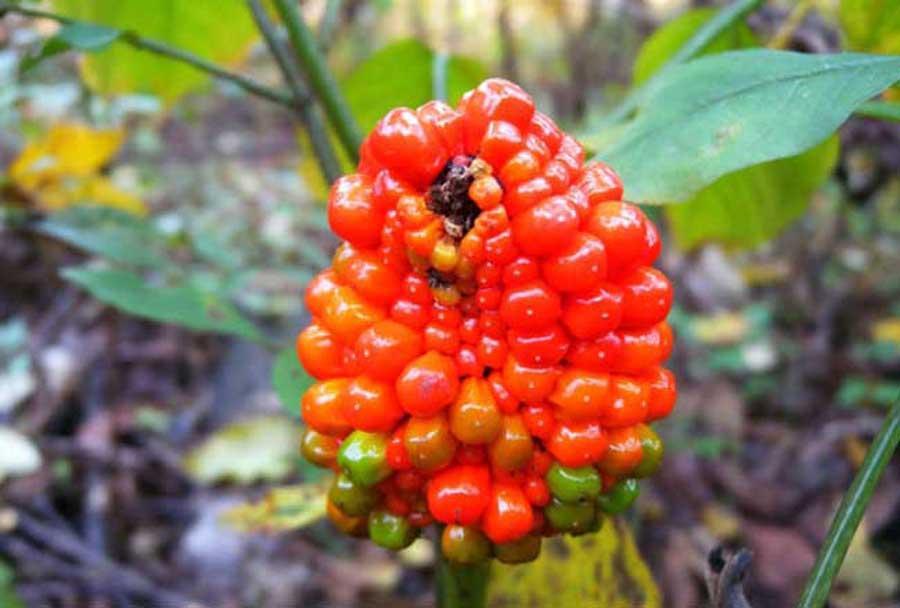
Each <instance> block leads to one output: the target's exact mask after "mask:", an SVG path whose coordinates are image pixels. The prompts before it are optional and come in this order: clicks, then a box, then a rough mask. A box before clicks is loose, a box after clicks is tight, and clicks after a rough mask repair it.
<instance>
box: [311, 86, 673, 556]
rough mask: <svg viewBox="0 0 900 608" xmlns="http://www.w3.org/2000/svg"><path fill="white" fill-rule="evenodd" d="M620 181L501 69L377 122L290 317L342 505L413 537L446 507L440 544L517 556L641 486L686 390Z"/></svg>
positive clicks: (347, 516)
mask: <svg viewBox="0 0 900 608" xmlns="http://www.w3.org/2000/svg"><path fill="white" fill-rule="evenodd" d="M621 198H622V184H621V182H620V181H619V178H618V176H617V175H616V174H615V173H614V172H613V171H612V170H611V169H610V168H609V167H607V166H606V165H604V164H602V163H599V162H590V163H587V164H585V163H584V151H583V149H582V147H581V145H580V144H579V143H578V142H577V141H575V139H573V138H572V137H570V136H568V135H566V134H565V133H563V132H561V131H560V129H559V128H557V126H556V125H555V124H554V123H553V121H552V120H551V119H550V118H548V117H547V116H545V115H544V114H542V113H540V112H536V111H535V109H534V103H533V102H532V100H531V98H530V97H529V96H528V95H527V94H526V93H525V92H524V91H523V90H522V89H521V88H520V87H518V86H517V85H515V84H513V83H511V82H508V81H505V80H500V79H490V80H487V81H485V82H483V83H482V84H481V85H480V86H479V87H478V88H476V89H474V90H473V91H470V92H469V93H467V94H466V95H465V96H464V97H463V98H462V100H461V102H460V104H459V107H458V109H453V108H451V107H450V106H448V105H447V104H444V103H442V102H439V101H432V102H429V103H426V104H425V105H423V106H422V107H420V108H418V109H417V110H411V109H409V108H397V109H394V110H392V111H390V112H389V113H388V114H387V115H386V116H385V117H384V118H383V119H382V120H381V121H380V122H379V123H378V125H377V126H376V127H375V129H374V130H373V131H372V133H371V134H370V135H369V136H368V138H367V139H366V140H365V142H364V143H363V145H362V148H361V161H360V163H359V167H358V172H357V173H354V174H352V175H346V176H344V177H342V178H340V179H339V180H338V181H337V182H336V183H335V184H334V186H333V187H332V189H331V194H330V198H329V201H328V219H329V222H330V224H331V227H332V229H333V230H334V232H335V233H337V235H338V236H340V237H341V238H342V239H343V240H344V241H345V242H344V243H343V244H342V245H341V246H340V247H339V248H338V250H337V252H336V253H335V255H334V260H333V264H332V266H331V268H329V269H327V270H325V271H323V272H322V273H321V274H319V275H318V276H317V277H316V278H315V279H313V281H312V282H311V283H310V285H309V288H308V290H307V293H306V304H307V307H308V309H309V311H310V313H311V315H312V317H313V321H312V324H311V325H310V326H309V327H307V328H306V329H305V330H303V332H302V333H300V335H299V336H298V338H297V352H298V355H299V357H300V360H301V362H302V363H303V365H304V366H305V367H306V369H307V370H308V371H309V373H310V374H311V375H313V376H314V377H315V378H317V379H318V380H319V382H318V383H317V384H315V385H313V386H312V387H311V388H310V389H309V390H308V391H307V392H306V394H305V395H304V396H303V401H302V412H303V418H304V420H305V421H306V424H307V426H308V429H309V430H308V431H307V432H306V434H305V436H304V438H303V446H302V449H303V453H304V455H305V456H306V458H308V459H309V460H310V461H312V462H313V463H315V464H317V465H320V466H323V467H330V468H333V469H334V470H335V471H336V472H337V476H336V478H335V480H334V484H333V486H332V487H331V490H330V492H329V496H328V513H329V516H330V518H331V519H332V521H334V523H335V524H336V525H337V526H338V527H340V528H341V529H342V530H344V531H345V532H348V533H351V534H356V535H361V536H363V535H365V536H369V537H371V539H372V540H373V541H375V542H376V543H378V544H380V545H382V546H384V547H387V548H391V549H400V548H402V547H405V546H407V545H408V544H409V543H410V542H412V540H413V539H414V538H415V536H416V535H417V533H418V531H419V530H420V529H421V528H423V527H425V526H427V525H428V524H430V523H432V522H435V521H437V522H440V523H441V524H444V525H445V527H444V528H443V533H442V548H443V552H444V554H445V555H446V556H447V558H449V559H451V560H455V561H457V562H462V563H473V562H477V561H479V560H482V559H486V558H488V557H490V556H494V557H496V558H497V559H499V560H502V561H504V562H508V563H515V562H521V561H527V560H530V559H533V558H534V557H536V556H537V554H538V552H539V551H540V539H541V536H543V535H548V534H554V533H560V532H569V533H583V532H587V531H591V530H593V529H596V527H597V526H598V525H599V522H600V521H601V514H602V513H617V512H620V511H622V510H623V509H625V508H626V507H627V506H628V505H629V504H630V503H631V502H632V501H633V500H634V498H635V496H636V495H637V482H636V481H635V479H636V478H640V477H644V476H646V475H649V474H651V473H652V472H653V471H654V470H655V469H656V468H657V466H658V464H659V461H660V459H661V457H662V444H661V442H660V440H659V438H658V437H657V435H656V434H655V433H654V432H653V431H652V430H651V429H650V427H649V426H647V423H649V422H651V421H653V420H657V419H659V418H662V417H664V416H666V415H667V414H668V413H669V412H670V411H671V409H672V407H673V405H674V402H675V393H676V390H675V379H674V377H673V375H672V374H671V372H669V371H668V370H666V369H664V368H662V367H661V366H660V364H661V363H662V362H663V361H664V360H665V359H666V357H667V356H668V354H669V351H670V350H671V347H672V333H671V330H670V329H669V326H668V325H667V324H666V323H665V317H666V315H667V313H668V311H669V307H670V306H671V302H672V287H671V285H670V283H669V281H668V280H667V279H666V277H665V276H664V275H663V274H662V273H661V272H659V271H658V270H656V269H654V268H652V267H651V266H650V265H651V264H652V263H653V262H654V260H655V259H656V257H657V256H658V254H659V250H660V240H659V235H658V233H657V230H656V228H655V226H654V225H653V224H652V223H651V222H650V221H649V220H648V219H647V217H646V216H645V215H644V214H643V212H642V211H641V210H640V209H639V208H638V207H636V206H634V205H631V204H629V203H626V202H622V201H621Z"/></svg>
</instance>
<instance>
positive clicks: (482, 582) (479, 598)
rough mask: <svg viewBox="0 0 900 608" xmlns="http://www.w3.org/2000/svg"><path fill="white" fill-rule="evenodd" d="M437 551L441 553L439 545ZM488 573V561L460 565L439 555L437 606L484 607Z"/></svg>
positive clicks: (451, 607)
mask: <svg viewBox="0 0 900 608" xmlns="http://www.w3.org/2000/svg"><path fill="white" fill-rule="evenodd" d="M439 544H440V543H438V545H439ZM437 552H438V555H441V548H440V546H438V547H437ZM489 574H490V564H489V563H484V564H479V565H475V566H462V565H458V564H452V563H450V562H448V561H447V560H446V559H444V557H443V556H441V557H440V559H439V561H438V570H437V588H436V593H437V608H485V606H487V585H488V575H489Z"/></svg>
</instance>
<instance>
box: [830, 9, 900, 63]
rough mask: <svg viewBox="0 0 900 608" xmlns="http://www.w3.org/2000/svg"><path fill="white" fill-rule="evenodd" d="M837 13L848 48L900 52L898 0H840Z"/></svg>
mask: <svg viewBox="0 0 900 608" xmlns="http://www.w3.org/2000/svg"><path fill="white" fill-rule="evenodd" d="M839 16H840V21H841V27H842V28H843V30H844V37H845V39H846V46H847V48H848V49H849V50H853V51H868V52H870V53H883V54H888V55H889V54H897V53H900V2H897V0H841V7H840V13H839Z"/></svg>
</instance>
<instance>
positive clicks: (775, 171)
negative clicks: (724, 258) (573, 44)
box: [634, 8, 838, 249]
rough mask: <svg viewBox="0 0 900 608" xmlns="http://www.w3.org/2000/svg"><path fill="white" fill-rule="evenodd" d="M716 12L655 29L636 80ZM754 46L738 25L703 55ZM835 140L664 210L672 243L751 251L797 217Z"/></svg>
mask: <svg viewBox="0 0 900 608" xmlns="http://www.w3.org/2000/svg"><path fill="white" fill-rule="evenodd" d="M715 14H716V11H715V9H712V8H702V9H696V10H692V11H688V12H686V13H684V14H683V15H681V16H680V17H679V18H678V19H675V20H674V21H671V22H670V23H668V24H666V25H665V26H664V27H662V28H660V29H659V30H657V31H656V32H655V33H654V34H653V35H652V36H651V37H650V38H649V39H648V40H647V42H645V43H644V46H643V47H641V50H640V52H639V53H638V58H637V61H636V63H635V69H634V78H635V81H636V82H642V81H644V80H646V79H647V78H649V77H650V76H652V75H653V74H654V73H655V72H656V71H657V70H658V69H659V68H660V67H661V66H662V65H663V64H664V63H665V62H666V61H667V60H668V59H669V58H670V57H671V56H672V55H674V54H675V53H676V52H677V51H678V49H679V48H680V47H681V45H682V44H684V42H685V41H686V40H688V39H689V38H690V37H691V36H692V35H693V34H694V32H695V31H696V30H697V29H699V28H700V27H701V26H703V24H704V23H706V22H707V21H708V20H709V19H710V18H711V17H712V16H713V15H715ZM752 46H756V37H755V36H754V34H753V32H752V31H751V30H750V28H749V27H747V25H746V24H745V23H744V22H743V21H740V22H738V23H736V24H735V25H734V26H732V27H730V28H728V29H726V30H725V31H723V32H722V34H720V35H719V36H718V37H717V38H716V39H715V40H714V41H713V42H712V43H711V44H710V46H709V47H707V48H706V50H705V51H704V54H707V55H708V54H713V53H721V52H724V51H730V50H736V49H740V48H747V47H752ZM837 154H838V140H837V138H831V139H828V140H826V142H825V143H823V144H820V145H819V146H817V147H815V148H813V149H812V150H809V151H807V152H805V153H803V154H801V155H799V156H791V157H789V158H782V159H779V160H774V161H769V162H767V163H762V164H759V165H754V166H752V167H747V168H746V169H741V170H739V171H735V172H733V173H729V174H727V175H725V176H723V177H720V178H719V179H718V180H717V181H716V182H714V183H712V184H710V185H709V186H707V187H706V188H704V189H703V190H701V191H700V192H698V193H697V194H696V195H695V196H693V197H692V198H691V199H690V200H688V201H685V202H684V203H681V204H679V205H670V206H667V207H666V214H667V215H668V217H669V222H670V224H671V226H672V230H673V232H674V234H675V241H676V243H677V244H678V245H679V246H680V247H682V248H685V249H689V248H691V247H693V246H695V245H698V244H701V243H703V242H706V241H717V242H721V243H724V244H726V245H729V246H732V247H751V246H753V245H758V244H760V243H763V242H765V241H767V240H769V239H770V238H771V237H772V236H774V235H775V234H777V232H778V231H780V230H781V229H782V228H784V227H785V226H786V225H787V224H788V223H790V222H791V221H792V220H794V219H796V218H797V217H799V216H800V215H801V214H802V213H803V211H804V209H806V205H807V203H808V201H809V198H810V195H811V194H812V193H813V192H814V191H815V189H816V188H817V187H818V186H819V185H820V184H821V183H822V182H823V181H824V180H825V179H827V178H828V175H829V174H830V173H831V169H832V168H833V166H834V163H835V162H836V160H837Z"/></svg>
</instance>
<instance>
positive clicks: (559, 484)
mask: <svg viewBox="0 0 900 608" xmlns="http://www.w3.org/2000/svg"><path fill="white" fill-rule="evenodd" d="M547 485H548V486H549V487H550V492H551V493H552V494H553V496H555V497H556V498H558V499H559V500H561V501H563V502H578V501H584V500H593V499H595V498H596V497H597V495H598V494H600V473H598V472H597V469H595V468H594V467H590V466H588V467H579V468H577V469H575V468H571V467H564V466H562V465H561V464H559V463H558V462H554V463H553V466H551V467H550V470H549V471H547Z"/></svg>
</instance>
